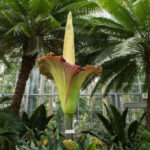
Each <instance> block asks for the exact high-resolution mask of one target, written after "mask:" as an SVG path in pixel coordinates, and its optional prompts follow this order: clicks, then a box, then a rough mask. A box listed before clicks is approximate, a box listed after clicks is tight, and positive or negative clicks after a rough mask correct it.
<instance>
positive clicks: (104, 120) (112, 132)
mask: <svg viewBox="0 0 150 150" xmlns="http://www.w3.org/2000/svg"><path fill="white" fill-rule="evenodd" d="M97 115H98V117H99V119H100V120H101V121H102V123H103V125H104V126H105V128H106V130H107V131H108V132H109V133H110V134H111V135H114V131H113V128H112V125H111V124H110V122H109V121H108V120H107V119H106V118H105V117H104V116H103V115H101V114H100V113H97Z"/></svg>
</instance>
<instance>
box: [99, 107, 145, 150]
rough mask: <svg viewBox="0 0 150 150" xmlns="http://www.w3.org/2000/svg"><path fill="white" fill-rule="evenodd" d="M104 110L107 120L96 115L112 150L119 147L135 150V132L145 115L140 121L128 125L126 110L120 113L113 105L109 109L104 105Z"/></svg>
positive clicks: (100, 115)
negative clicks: (107, 135)
mask: <svg viewBox="0 0 150 150" xmlns="http://www.w3.org/2000/svg"><path fill="white" fill-rule="evenodd" d="M105 108H106V111H107V116H108V119H107V118H106V117H104V116H103V115H102V114H100V113H97V115H98V118H99V119H100V120H101V121H102V123H103V125H104V127H105V129H106V130H107V132H108V133H109V135H110V136H111V138H110V140H111V141H112V142H111V143H112V144H113V145H114V149H115V150H116V149H117V148H119V147H122V148H123V149H124V150H126V149H127V150H128V149H136V147H135V145H134V142H135V141H136V138H137V136H136V135H137V131H138V129H139V127H140V124H141V121H142V119H143V117H144V116H145V114H144V115H143V116H142V117H141V119H140V121H137V120H135V121H133V122H131V123H130V124H128V123H127V113H128V109H126V110H124V111H123V112H122V113H120V112H119V110H117V109H116V108H115V107H114V106H113V105H110V109H108V107H107V106H106V105H105Z"/></svg>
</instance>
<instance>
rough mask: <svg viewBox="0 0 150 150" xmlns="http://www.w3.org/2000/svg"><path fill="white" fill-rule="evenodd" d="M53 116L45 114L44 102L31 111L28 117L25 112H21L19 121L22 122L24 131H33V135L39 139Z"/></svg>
mask: <svg viewBox="0 0 150 150" xmlns="http://www.w3.org/2000/svg"><path fill="white" fill-rule="evenodd" d="M52 117H53V116H48V117H47V115H46V109H45V106H44V104H41V105H40V106H39V107H37V108H36V109H35V110H34V112H33V113H32V115H31V117H29V116H28V115H27V114H26V113H25V112H23V114H22V116H21V121H22V122H23V123H24V126H25V130H24V132H23V135H24V134H25V132H28V131H29V132H30V130H32V131H33V133H34V137H35V138H36V139H37V140H40V138H41V135H42V134H44V131H45V129H46V128H47V127H48V123H49V121H50V120H51V119H52Z"/></svg>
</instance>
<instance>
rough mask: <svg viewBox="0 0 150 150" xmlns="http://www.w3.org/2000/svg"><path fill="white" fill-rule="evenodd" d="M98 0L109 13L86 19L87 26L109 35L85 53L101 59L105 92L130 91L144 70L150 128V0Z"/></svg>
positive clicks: (144, 87)
mask: <svg viewBox="0 0 150 150" xmlns="http://www.w3.org/2000/svg"><path fill="white" fill-rule="evenodd" d="M98 2H99V4H100V6H101V8H102V9H103V10H105V14H106V15H105V14H104V15H103V16H102V17H91V18H90V19H89V20H87V21H86V20H85V29H86V27H88V28H90V29H89V32H91V33H95V34H96V33H99V32H103V33H105V34H107V35H109V37H107V41H105V42H104V43H103V44H101V45H99V47H98V48H99V49H98V48H97V50H95V51H94V52H91V53H89V54H87V55H86V56H85V57H86V58H87V59H86V60H90V61H93V63H94V62H95V63H97V62H100V65H101V66H102V68H103V72H102V75H101V76H100V78H99V80H98V82H97V86H96V87H97V88H98V87H99V88H100V89H101V88H102V87H105V95H106V94H107V93H108V92H109V91H110V90H111V89H113V90H116V91H118V90H123V91H128V90H129V89H131V87H132V85H133V83H134V80H135V78H136V77H137V76H138V75H139V76H140V74H144V76H145V79H144V80H145V81H144V84H143V91H144V92H147V93H148V97H147V127H148V128H150V69H149V68H150V55H149V51H150V45H149V43H150V41H149V39H150V37H149V35H150V34H149V32H150V30H149V24H150V11H149V10H150V1H149V0H111V1H109V0H98ZM87 32H88V31H87ZM98 39H99V38H97V40H98ZM88 56H89V57H88ZM91 58H92V59H91ZM95 89H96V88H95Z"/></svg>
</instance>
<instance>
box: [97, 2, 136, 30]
mask: <svg viewBox="0 0 150 150" xmlns="http://www.w3.org/2000/svg"><path fill="white" fill-rule="evenodd" d="M99 3H100V4H101V6H102V7H103V8H104V9H106V11H108V12H109V13H110V14H111V15H112V16H113V17H114V18H115V19H116V20H117V21H118V22H120V23H121V24H122V25H123V26H124V27H126V28H127V29H128V30H131V31H133V32H134V31H135V29H136V26H137V21H136V20H135V18H133V17H132V15H131V14H130V11H128V9H126V8H125V7H124V6H123V5H121V4H120V3H119V2H117V1H116V0H111V1H109V0H99Z"/></svg>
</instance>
